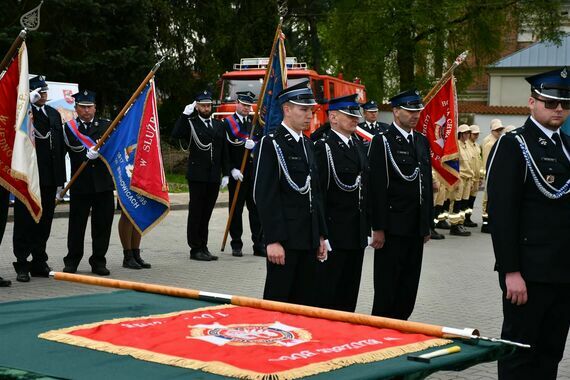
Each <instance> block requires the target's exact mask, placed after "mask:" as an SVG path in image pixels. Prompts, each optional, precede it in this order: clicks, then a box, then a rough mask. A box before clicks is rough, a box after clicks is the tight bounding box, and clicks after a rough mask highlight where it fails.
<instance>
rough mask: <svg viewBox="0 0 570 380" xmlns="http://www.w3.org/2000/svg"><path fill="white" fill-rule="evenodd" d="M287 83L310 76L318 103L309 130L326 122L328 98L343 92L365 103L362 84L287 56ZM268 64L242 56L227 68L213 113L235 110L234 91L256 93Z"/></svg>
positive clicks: (297, 81) (218, 114)
mask: <svg viewBox="0 0 570 380" xmlns="http://www.w3.org/2000/svg"><path fill="white" fill-rule="evenodd" d="M285 62H286V64H287V86H292V85H295V84H297V83H299V82H301V81H303V80H306V79H309V80H310V85H311V89H312V90H313V93H314V94H315V98H316V99H317V102H318V103H319V105H317V106H316V109H315V112H314V114H313V121H312V123H311V132H312V131H314V130H315V129H317V128H318V127H319V126H320V125H322V124H323V123H325V122H326V121H327V112H326V110H327V108H328V105H327V104H326V102H327V101H328V100H329V99H332V98H336V97H339V96H343V95H350V94H358V95H359V96H358V101H359V102H361V103H364V102H366V89H365V88H364V85H362V84H360V83H358V81H357V80H355V82H349V81H346V80H344V79H342V75H339V77H333V76H330V75H321V74H319V73H317V72H316V71H315V70H311V69H308V68H307V64H306V63H301V62H297V58H296V57H287V59H286V61H285ZM268 63H269V59H268V58H243V59H242V60H241V62H240V63H237V64H234V69H233V71H227V72H226V73H224V74H223V75H222V85H221V91H220V99H219V100H220V105H219V106H218V107H217V109H216V112H215V114H214V115H215V116H218V117H226V116H227V115H231V114H233V113H234V112H235V101H236V92H238V91H251V92H253V93H254V94H256V96H259V93H260V91H261V86H262V84H263V78H264V76H265V70H266V68H267V64H268Z"/></svg>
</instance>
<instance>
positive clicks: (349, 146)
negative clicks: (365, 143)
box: [347, 139, 354, 149]
mask: <svg viewBox="0 0 570 380" xmlns="http://www.w3.org/2000/svg"><path fill="white" fill-rule="evenodd" d="M347 145H348V148H350V149H352V147H353V146H354V145H353V144H352V139H348V144H347Z"/></svg>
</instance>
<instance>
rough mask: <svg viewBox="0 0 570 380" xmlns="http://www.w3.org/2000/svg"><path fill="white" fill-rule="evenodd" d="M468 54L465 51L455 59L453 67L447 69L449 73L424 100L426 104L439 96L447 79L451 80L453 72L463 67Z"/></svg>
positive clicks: (442, 77) (445, 74)
mask: <svg viewBox="0 0 570 380" xmlns="http://www.w3.org/2000/svg"><path fill="white" fill-rule="evenodd" d="M468 53H469V51H468V50H465V51H464V52H463V53H461V54H459V55H458V56H457V58H455V61H454V62H453V65H451V67H450V68H449V69H447V71H446V72H445V73H444V74H443V75H442V76H441V78H440V79H439V81H437V83H436V84H435V85H434V86H433V87H432V89H431V90H430V91H429V92H428V94H427V95H426V96H424V99H423V103H424V104H427V103H429V101H430V100H431V99H432V98H433V97H434V96H435V94H437V92H438V91H439V90H440V89H441V88H442V87H443V85H444V84H445V83H446V82H447V79H449V77H450V76H452V75H453V71H454V70H455V69H456V68H457V66H459V65H461V64H462V63H463V61H465V58H467V54H468Z"/></svg>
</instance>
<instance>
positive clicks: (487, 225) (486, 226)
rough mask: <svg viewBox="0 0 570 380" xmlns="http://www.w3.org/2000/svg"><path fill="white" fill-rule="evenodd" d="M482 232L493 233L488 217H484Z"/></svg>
mask: <svg viewBox="0 0 570 380" xmlns="http://www.w3.org/2000/svg"><path fill="white" fill-rule="evenodd" d="M481 232H482V233H484V234H490V233H491V230H490V229H489V220H488V219H487V218H483V224H482V225H481Z"/></svg>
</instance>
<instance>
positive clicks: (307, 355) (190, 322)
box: [40, 305, 451, 379]
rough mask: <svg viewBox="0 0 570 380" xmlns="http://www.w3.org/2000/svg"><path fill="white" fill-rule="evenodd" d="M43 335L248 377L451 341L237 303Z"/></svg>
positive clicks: (286, 374) (329, 366) (310, 369)
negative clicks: (243, 305) (249, 306)
mask: <svg viewBox="0 0 570 380" xmlns="http://www.w3.org/2000/svg"><path fill="white" fill-rule="evenodd" d="M40 338H44V339H48V340H53V341H57V342H62V343H67V344H73V345H77V346H82V347H88V348H91V349H95V350H100V351H106V352H112V353H116V354H120V355H131V356H133V357H135V358H138V359H142V360H147V361H152V362H158V363H163V364H168V365H173V366H179V367H185V368H192V369H199V370H203V371H207V372H211V373H215V374H219V375H224V376H233V377H239V378H244V379H259V378H265V377H268V376H270V377H271V378H272V379H278V378H299V377H304V376H309V375H313V374H317V373H321V372H327V371H331V370H334V369H337V368H342V367H346V366H349V365H351V364H356V363H368V362H373V361H379V360H384V359H389V358H393V357H397V356H400V355H405V354H407V353H410V352H417V351H420V350H424V349H426V348H430V347H435V346H440V345H445V344H449V343H451V341H450V340H446V339H440V338H434V337H430V336H426V335H422V334H405V333H402V332H399V331H396V330H390V329H378V328H374V327H369V326H362V325H354V324H350V323H345V322H335V321H329V320H324V319H318V318H309V317H304V316H298V315H292V314H286V313H280V312H274V311H267V310H261V309H254V308H247V307H241V306H232V305H221V306H213V307H205V308H201V309H195V310H190V311H181V312H176V313H169V314H163V315H154V316H149V317H141V318H122V319H116V320H112V321H105V322H99V323H93V324H88V325H82V326H75V327H70V328H65V329H61V330H54V331H49V332H46V333H43V334H41V335H40Z"/></svg>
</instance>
